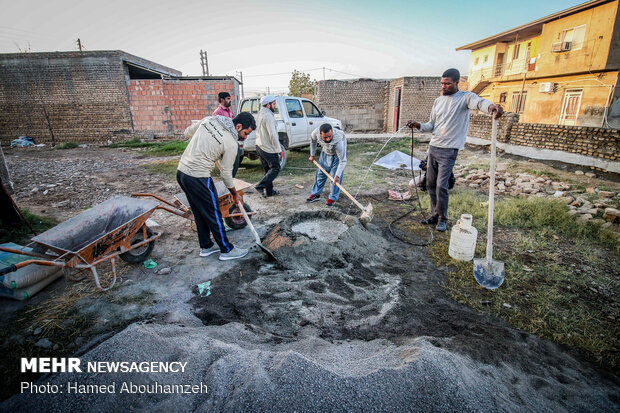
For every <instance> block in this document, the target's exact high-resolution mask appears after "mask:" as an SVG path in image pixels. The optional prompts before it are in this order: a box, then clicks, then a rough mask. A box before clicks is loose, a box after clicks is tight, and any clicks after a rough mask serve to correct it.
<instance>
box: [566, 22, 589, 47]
mask: <svg viewBox="0 0 620 413" xmlns="http://www.w3.org/2000/svg"><path fill="white" fill-rule="evenodd" d="M585 35H586V25H585V24H584V25H581V26H577V27H572V28H570V29H566V30H564V31H563V32H562V37H561V38H562V45H563V47H562V50H579V49H581V48H582V47H583V39H584V37H585ZM568 44H570V45H568Z"/></svg>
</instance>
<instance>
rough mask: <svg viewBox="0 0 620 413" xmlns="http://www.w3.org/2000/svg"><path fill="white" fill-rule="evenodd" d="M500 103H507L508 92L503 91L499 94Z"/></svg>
mask: <svg viewBox="0 0 620 413" xmlns="http://www.w3.org/2000/svg"><path fill="white" fill-rule="evenodd" d="M499 103H506V92H502V93H500V95H499Z"/></svg>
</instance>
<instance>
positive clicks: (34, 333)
mask: <svg viewBox="0 0 620 413" xmlns="http://www.w3.org/2000/svg"><path fill="white" fill-rule="evenodd" d="M334 179H336V178H334ZM41 332H42V330H41V328H39V327H37V328H35V329H34V331H33V332H32V334H33V335H35V336H38V335H39V334H41Z"/></svg>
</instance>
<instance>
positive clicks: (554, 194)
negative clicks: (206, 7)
mask: <svg viewBox="0 0 620 413" xmlns="http://www.w3.org/2000/svg"><path fill="white" fill-rule="evenodd" d="M272 106H273V105H272ZM334 179H336V178H334ZM553 196H554V197H556V198H559V197H561V196H564V192H562V191H555V192H554V193H553Z"/></svg>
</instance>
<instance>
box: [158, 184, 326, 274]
mask: <svg viewBox="0 0 620 413" xmlns="http://www.w3.org/2000/svg"><path fill="white" fill-rule="evenodd" d="M334 179H335V178H334ZM171 272H172V269H171V268H170V267H165V268H162V269H161V270H159V271H157V274H159V275H166V274H170V273H171Z"/></svg>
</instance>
